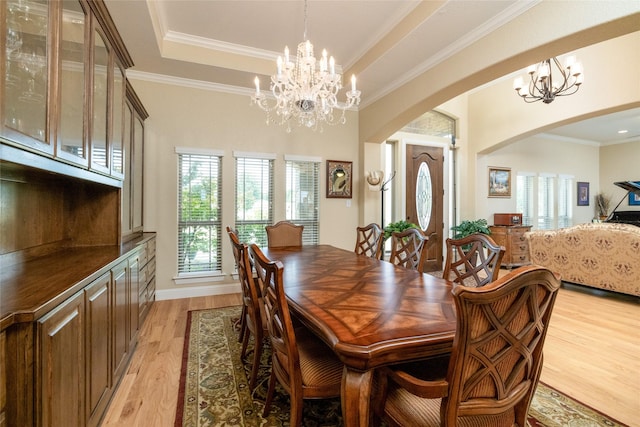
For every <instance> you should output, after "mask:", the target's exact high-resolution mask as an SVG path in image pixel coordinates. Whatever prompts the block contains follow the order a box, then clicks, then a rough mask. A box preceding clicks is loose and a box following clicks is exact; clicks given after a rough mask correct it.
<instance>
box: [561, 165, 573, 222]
mask: <svg viewBox="0 0 640 427" xmlns="http://www.w3.org/2000/svg"><path fill="white" fill-rule="evenodd" d="M572 189H573V177H572V176H568V175H560V176H559V177H558V228H566V227H570V226H572V225H573V209H572V203H571V201H572V200H573V191H572Z"/></svg>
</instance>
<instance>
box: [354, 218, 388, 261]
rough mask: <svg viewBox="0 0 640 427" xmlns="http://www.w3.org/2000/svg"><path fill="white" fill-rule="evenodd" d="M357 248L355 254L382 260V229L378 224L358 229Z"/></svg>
mask: <svg viewBox="0 0 640 427" xmlns="http://www.w3.org/2000/svg"><path fill="white" fill-rule="evenodd" d="M356 233H357V234H356V247H355V249H354V252H355V253H356V254H358V255H365V256H368V257H371V258H376V259H380V255H381V254H382V241H383V239H382V237H383V236H384V234H383V232H382V228H380V226H379V225H378V224H376V223H371V224H369V225H366V226H364V227H357V228H356Z"/></svg>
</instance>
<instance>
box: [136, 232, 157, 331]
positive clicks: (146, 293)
mask: <svg viewBox="0 0 640 427" xmlns="http://www.w3.org/2000/svg"><path fill="white" fill-rule="evenodd" d="M144 253H145V255H144V257H141V259H140V262H141V264H142V268H141V269H140V295H139V299H138V307H139V309H138V316H139V319H140V320H139V322H140V324H142V322H144V319H145V318H146V317H147V314H148V313H149V307H151V304H152V303H153V302H154V301H155V300H156V239H155V238H153V239H149V241H148V242H147V244H146V245H145V251H144Z"/></svg>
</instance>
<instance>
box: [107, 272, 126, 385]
mask: <svg viewBox="0 0 640 427" xmlns="http://www.w3.org/2000/svg"><path fill="white" fill-rule="evenodd" d="M111 275H112V278H113V321H112V323H111V327H112V330H111V334H112V335H113V362H112V363H113V375H114V378H116V381H117V379H118V378H119V377H120V376H121V375H122V374H123V372H124V367H125V362H126V360H127V353H128V347H129V339H128V333H127V319H128V317H129V310H128V300H129V283H128V282H129V280H128V275H129V266H128V260H124V261H122V262H121V263H120V264H119V265H118V266H116V267H115V268H114V269H113V270H111Z"/></svg>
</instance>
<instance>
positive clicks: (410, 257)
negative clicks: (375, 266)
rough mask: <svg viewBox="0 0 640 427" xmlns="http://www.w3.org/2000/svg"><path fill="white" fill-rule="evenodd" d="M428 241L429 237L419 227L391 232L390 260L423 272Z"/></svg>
mask: <svg viewBox="0 0 640 427" xmlns="http://www.w3.org/2000/svg"><path fill="white" fill-rule="evenodd" d="M428 242H429V238H427V237H426V236H425V235H424V234H422V232H421V231H420V230H418V229H417V228H407V229H406V230H404V231H400V232H398V231H395V232H393V233H391V255H390V256H389V262H390V263H392V264H395V265H398V266H401V267H405V268H409V269H413V270H418V271H419V272H420V273H423V272H424V261H425V259H426V258H427V251H428V248H427V243H428Z"/></svg>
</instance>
